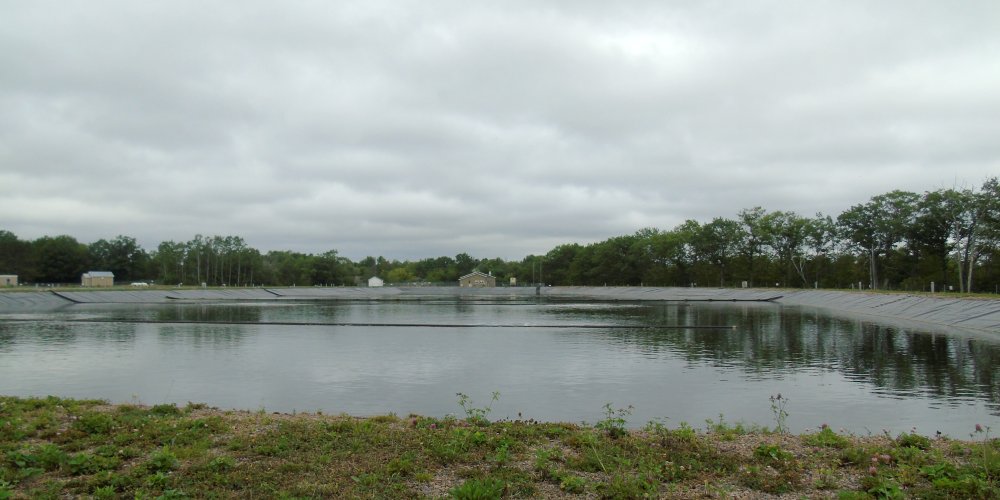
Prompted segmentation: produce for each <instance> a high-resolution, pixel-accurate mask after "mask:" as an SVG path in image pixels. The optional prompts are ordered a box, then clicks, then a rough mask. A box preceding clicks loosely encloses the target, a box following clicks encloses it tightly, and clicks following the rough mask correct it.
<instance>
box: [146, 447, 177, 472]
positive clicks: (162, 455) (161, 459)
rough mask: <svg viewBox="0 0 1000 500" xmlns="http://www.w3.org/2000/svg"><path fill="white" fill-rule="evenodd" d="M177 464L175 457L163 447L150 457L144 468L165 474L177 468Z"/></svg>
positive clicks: (168, 449)
mask: <svg viewBox="0 0 1000 500" xmlns="http://www.w3.org/2000/svg"><path fill="white" fill-rule="evenodd" d="M178 463H179V461H178V460H177V455H175V454H174V453H173V452H172V451H170V448H168V447H166V446H164V447H163V448H160V449H159V450H156V451H155V452H153V454H152V455H150V457H149V461H148V462H146V466H147V467H149V469H150V470H152V471H154V472H167V471H171V470H173V469H175V468H177V464H178Z"/></svg>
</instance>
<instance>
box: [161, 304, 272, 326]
mask: <svg viewBox="0 0 1000 500" xmlns="http://www.w3.org/2000/svg"><path fill="white" fill-rule="evenodd" d="M260 318H261V311H260V307H257V306H247V307H233V306H232V305H216V304H182V305H177V306H175V307H164V308H160V309H157V310H156V315H155V321H164V322H191V323H258V322H260Z"/></svg>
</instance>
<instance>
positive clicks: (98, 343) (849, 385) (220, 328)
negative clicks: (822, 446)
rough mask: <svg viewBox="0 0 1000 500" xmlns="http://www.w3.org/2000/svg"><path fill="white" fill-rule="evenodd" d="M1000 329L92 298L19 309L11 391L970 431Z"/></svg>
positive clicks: (747, 309) (677, 312)
mask: <svg viewBox="0 0 1000 500" xmlns="http://www.w3.org/2000/svg"><path fill="white" fill-rule="evenodd" d="M997 361H1000V341H997V340H996V339H994V338H991V337H990V336H988V335H984V336H978V337H977V336H969V335H965V334H960V333H958V332H941V331H939V332H933V331H918V330H913V329H906V328H900V327H893V326H887V325H881V324H878V323H875V322H872V321H869V320H863V319H857V318H854V319H852V318H842V317H836V316H831V315H829V314H826V313H821V312H819V311H817V310H813V309H804V308H798V307H789V306H781V305H777V304H771V303H763V304H758V303H742V304H694V303H601V302H557V301H550V300H543V301H538V302H535V301H515V300H498V301H468V300H451V299H449V300H435V301H398V302H395V301H370V302H369V301H357V302H351V301H336V302H334V301H319V302H292V301H286V302H225V303H176V304H146V305H121V304H119V305H84V304H78V305H73V306H71V307H67V308H63V309H61V310H59V311H55V312H45V313H21V314H0V393H2V394H9V395H20V396H43V395H49V394H52V395H58V396H66V397H81V398H104V399H109V400H111V401H114V402H128V401H140V402H143V403H149V404H153V403H161V402H175V403H179V404H183V403H186V402H188V401H194V402H204V403H208V404H210V405H212V406H218V407H222V408H242V409H265V410H267V411H285V412H291V411H317V410H322V411H324V412H326V413H340V412H346V413H350V414H354V415H373V414H385V413H389V412H394V413H396V414H399V415H407V414H410V413H417V414H423V415H432V416H444V415H446V414H449V413H459V414H460V413H461V408H459V406H458V404H457V398H456V393H458V392H461V393H465V394H467V395H469V396H470V397H471V398H472V403H473V405H474V406H485V405H486V404H487V403H489V399H490V395H491V394H492V392H494V391H499V392H500V393H501V396H500V399H499V401H497V402H496V403H494V404H493V408H492V412H491V414H490V417H491V418H494V419H496V418H511V419H515V418H534V419H539V420H550V421H552V420H556V421H571V422H580V421H587V422H595V421H597V420H599V419H600V418H602V416H603V414H602V411H603V406H604V405H605V404H606V403H611V404H612V405H613V407H615V408H622V407H626V406H628V405H632V406H634V410H633V413H632V415H631V417H630V419H629V420H630V424H631V425H633V426H641V425H643V424H644V423H645V422H647V421H649V420H652V419H660V420H662V421H664V422H665V423H666V424H667V425H668V426H671V427H675V426H677V425H679V424H680V423H681V422H688V423H689V424H691V425H693V426H696V427H700V426H703V425H704V421H705V419H709V418H710V419H713V420H718V419H719V418H720V414H721V415H722V418H724V419H725V420H726V421H727V422H737V421H742V422H745V423H747V424H757V425H763V426H774V424H775V421H774V416H773V413H772V409H771V405H770V401H769V398H770V397H771V396H775V395H777V394H781V395H782V398H783V399H786V400H787V401H788V403H787V407H786V409H787V411H788V413H789V417H788V423H789V424H790V427H791V428H792V429H793V430H795V431H803V430H806V429H809V428H815V427H817V426H819V425H821V424H823V423H827V424H829V425H831V426H833V427H834V428H835V429H841V428H842V429H846V430H848V431H851V432H855V433H860V434H867V433H869V432H871V433H881V432H883V430H887V431H889V432H891V433H893V434H897V433H899V432H904V431H910V430H911V429H913V428H916V430H917V432H921V433H923V434H929V435H930V434H934V433H935V432H936V431H941V432H943V433H945V434H948V435H950V436H952V437H959V438H965V437H968V434H969V433H970V432H971V431H972V429H973V428H974V426H975V424H977V423H981V424H984V425H991V424H996V423H998V419H997V417H998V415H1000V389H998V385H997V383H998V381H1000V378H998V374H1000V373H998V369H997V368H996V367H997V366H998V364H997ZM996 427H1000V426H996Z"/></svg>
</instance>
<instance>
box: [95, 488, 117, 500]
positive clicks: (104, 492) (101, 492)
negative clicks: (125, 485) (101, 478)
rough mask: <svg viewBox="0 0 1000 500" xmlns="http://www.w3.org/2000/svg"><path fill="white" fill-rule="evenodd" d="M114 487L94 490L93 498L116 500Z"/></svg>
mask: <svg viewBox="0 0 1000 500" xmlns="http://www.w3.org/2000/svg"><path fill="white" fill-rule="evenodd" d="M116 497H117V495H116V494H115V487H114V486H111V485H107V486H101V487H99V488H94V498H96V499H98V500H110V499H112V498H116Z"/></svg>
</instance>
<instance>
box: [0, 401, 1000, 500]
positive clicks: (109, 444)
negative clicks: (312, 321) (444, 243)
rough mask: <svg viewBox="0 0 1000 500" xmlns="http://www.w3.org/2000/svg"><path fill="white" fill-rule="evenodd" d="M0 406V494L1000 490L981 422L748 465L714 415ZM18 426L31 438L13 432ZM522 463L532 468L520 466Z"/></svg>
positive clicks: (812, 444)
mask: <svg viewBox="0 0 1000 500" xmlns="http://www.w3.org/2000/svg"><path fill="white" fill-rule="evenodd" d="M0 404H2V406H0V410H2V413H3V418H4V420H5V421H9V422H17V423H16V424H14V423H12V424H11V426H14V425H17V426H18V428H19V429H20V430H19V431H16V432H8V433H5V434H3V435H2V436H0V452H2V455H0V498H3V497H4V496H6V497H16V498H71V497H72V498H75V497H94V498H184V497H187V496H192V495H191V494H189V493H187V492H197V496H198V497H204V498H234V497H240V498H243V497H247V498H249V497H262V498H263V497H266V498H410V497H418V496H420V495H421V494H423V493H422V491H423V488H424V487H425V484H426V483H428V482H431V481H435V480H440V479H441V478H453V477H456V476H457V477H459V478H461V479H460V480H458V481H457V482H455V483H454V484H452V485H451V486H452V489H451V491H450V494H451V496H452V497H455V498H501V497H510V498H531V497H538V496H541V495H542V494H543V492H553V491H555V490H556V489H558V490H559V491H560V492H562V494H565V495H586V496H598V497H605V498H643V497H657V496H660V497H670V496H671V495H672V494H673V493H674V492H675V491H678V492H688V493H694V494H703V495H710V496H711V495H715V496H722V497H725V496H728V495H731V494H733V493H734V491H733V489H734V488H737V489H738V488H741V487H742V488H750V489H752V490H754V492H751V494H750V496H753V495H760V494H767V495H786V496H794V497H806V498H812V497H824V496H828V495H830V494H832V492H834V491H837V490H838V489H839V488H852V489H853V490H854V491H840V492H838V493H837V494H838V495H839V496H840V497H841V498H899V497H900V496H901V495H904V494H905V495H907V496H911V497H914V498H1000V490H998V486H1000V484H998V472H1000V469H998V466H1000V460H998V459H997V457H998V456H1000V441H998V440H996V439H991V438H990V436H989V430H988V428H982V427H981V429H980V430H977V432H976V433H975V434H973V438H974V440H972V441H961V442H959V441H955V442H950V441H945V440H925V439H921V437H920V436H919V435H912V434H904V435H901V436H899V437H897V438H896V439H888V436H875V437H867V438H866V437H854V436H849V435H848V436H838V435H837V434H835V433H833V432H832V431H830V430H829V429H828V428H826V427H824V428H823V429H821V430H820V431H819V432H818V433H815V434H809V435H803V436H794V435H787V434H786V435H783V436H775V435H773V434H772V433H771V431H770V430H769V429H755V430H751V431H745V430H744V431H743V432H750V434H749V435H741V436H740V438H739V439H740V441H741V442H742V443H745V444H749V445H750V448H749V449H750V450H752V456H751V459H750V460H747V456H746V455H745V453H744V452H742V450H743V449H746V448H744V447H743V446H739V447H734V446H732V445H730V444H727V443H723V442H722V441H725V440H726V439H730V438H732V437H734V436H736V432H735V431H734V430H733V429H734V426H731V425H729V424H727V423H726V422H725V421H724V420H723V419H721V418H720V419H719V422H718V423H716V422H711V425H710V431H712V430H713V429H714V431H713V432H709V433H705V434H700V433H697V432H695V431H694V430H693V429H691V428H690V426H688V425H687V424H683V423H682V424H681V425H680V427H679V428H678V429H675V430H671V429H669V428H667V426H666V425H665V424H663V423H661V422H650V423H649V424H647V425H646V427H645V428H644V431H642V432H632V433H624V434H619V435H613V434H614V433H613V432H610V433H609V432H608V431H607V430H606V428H608V426H604V427H605V428H598V427H597V426H596V425H594V426H578V425H573V424H547V423H533V422H522V421H514V422H508V421H499V422H494V423H490V424H489V425H475V424H473V423H471V422H470V421H468V420H457V419H455V418H443V419H434V418H422V417H416V416H411V417H410V418H408V419H406V420H401V419H399V418H364V419H358V418H350V417H346V416H340V417H326V416H324V417H317V416H307V415H303V416H289V415H285V416H272V415H269V414H266V413H264V414H256V413H233V414H229V413H222V412H217V413H214V414H212V413H209V412H198V416H193V415H192V412H190V411H186V410H180V411H178V410H176V409H174V408H172V407H171V406H170V405H166V406H163V407H162V408H155V407H154V408H145V407H140V406H129V405H123V406H118V407H116V408H114V409H112V410H110V411H108V410H107V408H106V407H105V406H104V403H101V402H78V401H73V400H60V399H58V398H53V399H51V400H49V399H18V398H4V397H0ZM467 406H468V405H467ZM470 407H471V406H470ZM608 409H610V410H611V412H610V413H609V414H608V416H609V417H612V418H619V417H623V416H622V415H619V414H618V412H617V411H616V410H614V408H608ZM95 415H103V416H104V417H108V418H107V419H106V418H103V417H96V416H95ZM476 415H477V414H475V413H474V414H473V415H472V416H476ZM84 416H85V417H86V418H81V417H84ZM483 418H485V414H484V415H483ZM109 419H110V420H109ZM615 425H619V424H618V423H616V424H615ZM622 426H623V424H622ZM613 427H614V426H612V428H613ZM84 430H87V431H90V432H84ZM21 433H25V434H27V435H28V437H27V438H24V439H22V438H16V439H15V438H14V436H16V435H19V434H21ZM976 438H980V439H976ZM920 446H924V447H925V448H926V449H921V448H920ZM735 449H739V450H740V451H735ZM834 450H836V451H834ZM525 462H528V463H530V464H531V465H532V466H533V467H532V470H531V471H525V470H523V468H522V467H521V466H520V465H519V464H522V463H525ZM512 464H515V465H514V466H512ZM859 479H860V481H859ZM807 480H808V481H807ZM542 483H544V485H543V484H542ZM712 485H717V486H712ZM675 489H676V490H675Z"/></svg>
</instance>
